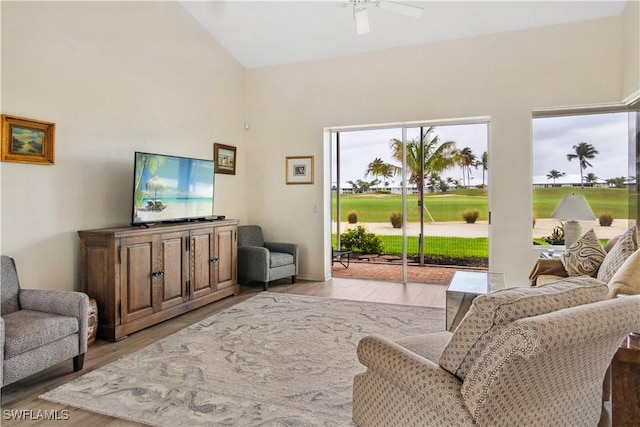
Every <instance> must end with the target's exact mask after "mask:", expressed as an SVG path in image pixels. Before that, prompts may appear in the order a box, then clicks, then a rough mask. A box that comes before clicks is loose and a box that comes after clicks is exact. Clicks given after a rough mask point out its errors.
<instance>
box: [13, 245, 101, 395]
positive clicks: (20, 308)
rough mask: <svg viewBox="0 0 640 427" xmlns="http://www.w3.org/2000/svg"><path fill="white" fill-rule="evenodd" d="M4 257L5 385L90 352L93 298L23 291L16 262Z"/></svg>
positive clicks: (77, 361) (77, 364)
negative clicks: (88, 335) (91, 299)
mask: <svg viewBox="0 0 640 427" xmlns="http://www.w3.org/2000/svg"><path fill="white" fill-rule="evenodd" d="M0 258H1V267H0V268H1V270H0V273H1V278H0V280H1V284H2V293H1V294H0V297H1V300H2V301H1V302H2V305H1V307H0V309H1V312H0V314H1V315H2V316H1V317H0V345H1V346H2V351H0V362H2V369H1V370H0V384H2V386H5V385H8V384H11V383H13V382H16V381H18V380H21V379H22V378H25V377H28V376H29V375H32V374H35V373H36V372H39V371H41V370H43V369H46V368H48V367H50V366H53V365H55V364H58V363H60V362H62V361H64V360H67V359H70V358H73V369H74V371H79V370H81V369H82V365H83V362H84V354H85V352H86V351H87V329H88V308H89V297H88V296H87V295H86V294H84V293H81V292H73V291H53V290H37V289H20V283H19V281H18V272H17V270H16V265H15V262H14V260H13V259H12V258H9V257H8V256H2V257H0Z"/></svg>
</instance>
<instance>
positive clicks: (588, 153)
mask: <svg viewBox="0 0 640 427" xmlns="http://www.w3.org/2000/svg"><path fill="white" fill-rule="evenodd" d="M598 154H600V153H599V152H598V150H596V148H595V147H594V146H593V145H591V144H589V143H588V142H584V141H583V142H580V143H579V144H576V145H574V146H573V152H571V153H568V154H567V160H568V161H569V162H571V161H572V160H574V159H576V160H578V167H579V168H580V188H584V184H587V185H589V186H593V184H595V183H597V182H598V180H600V179H601V178H599V177H597V176H596V174H594V173H593V172H589V173H588V174H586V175H585V174H584V172H585V170H586V169H587V168H588V167H593V165H592V164H591V163H590V162H589V160H593V159H594V158H595V157H596V155H598ZM565 175H566V173H565V172H560V171H559V170H557V169H552V170H550V171H549V173H548V174H547V179H552V180H553V184H554V185H555V183H556V179H558V178H560V177H563V176H565ZM634 180H635V178H634V177H625V176H621V177H615V178H608V179H606V180H604V181H605V182H606V183H607V184H608V185H609V187H614V188H624V186H625V184H626V183H628V182H632V181H634Z"/></svg>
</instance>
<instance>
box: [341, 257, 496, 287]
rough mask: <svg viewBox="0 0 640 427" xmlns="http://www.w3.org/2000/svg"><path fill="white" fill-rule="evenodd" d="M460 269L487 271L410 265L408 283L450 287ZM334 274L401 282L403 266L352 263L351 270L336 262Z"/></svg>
mask: <svg viewBox="0 0 640 427" xmlns="http://www.w3.org/2000/svg"><path fill="white" fill-rule="evenodd" d="M460 269H465V270H476V271H486V270H483V269H479V268H474V269H468V268H465V267H456V266H433V265H428V266H424V267H420V266H419V265H409V266H408V268H407V281H408V282H414V283H432V284H437V285H448V284H449V282H450V281H451V278H452V277H453V273H454V272H455V271H456V270H460ZM332 274H333V277H346V278H353V279H356V278H357V279H373V280H389V281H401V280H402V265H400V264H392V263H377V262H376V263H374V262H354V261H351V263H350V264H349V268H345V267H344V266H343V265H341V264H340V263H338V262H336V263H334V264H333V268H332Z"/></svg>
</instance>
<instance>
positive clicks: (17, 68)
mask: <svg viewBox="0 0 640 427" xmlns="http://www.w3.org/2000/svg"><path fill="white" fill-rule="evenodd" d="M1 7H2V113H4V114H13V115H18V116H24V117H30V118H35V119H42V120H47V121H52V122H55V123H56V129H57V132H56V164H55V165H54V166H41V165H24V164H17V163H2V165H1V167H2V170H1V175H0V176H1V180H2V182H1V189H2V228H1V244H2V246H1V250H2V253H3V254H5V255H10V256H12V257H14V258H15V259H16V262H17V264H18V269H19V273H20V278H21V282H22V285H23V286H24V287H32V288H43V289H47V288H51V289H77V286H78V277H77V269H78V268H77V260H78V254H77V253H78V237H77V230H81V229H88V228H100V227H107V226H116V225H126V224H128V223H129V222H130V220H131V211H130V209H131V191H132V181H133V155H134V151H136V150H139V151H150V152H157V153H163V154H175V155H181V156H188V157H201V158H210V159H211V158H213V143H214V142H220V143H224V144H229V145H234V146H237V147H238V151H237V154H238V159H239V163H238V165H237V173H238V174H237V175H236V176H231V175H216V200H215V210H216V213H219V214H224V215H227V217H228V218H239V219H241V220H244V219H246V217H247V208H248V202H247V198H246V192H245V191H243V189H244V188H245V187H246V176H247V173H246V154H247V153H246V150H245V145H244V136H245V131H244V130H243V129H242V124H243V123H244V120H245V118H244V112H245V70H244V68H243V67H242V66H240V65H239V64H238V63H237V62H236V61H235V60H234V59H233V58H232V57H231V56H230V55H229V54H228V53H227V52H226V51H225V50H224V49H223V48H222V47H221V46H220V45H219V44H218V43H217V42H216V41H215V40H213V39H212V38H211V37H210V36H209V35H208V34H207V33H206V32H205V31H204V30H203V29H202V28H201V27H200V25H199V24H197V23H196V22H195V21H194V20H193V19H192V18H191V17H190V16H189V15H188V14H187V13H186V12H185V10H184V9H183V8H182V7H181V6H180V5H178V4H176V3H173V2H2V4H1Z"/></svg>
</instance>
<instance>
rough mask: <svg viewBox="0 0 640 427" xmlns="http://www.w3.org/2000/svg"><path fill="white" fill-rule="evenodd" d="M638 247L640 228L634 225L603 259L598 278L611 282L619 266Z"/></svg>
mask: <svg viewBox="0 0 640 427" xmlns="http://www.w3.org/2000/svg"><path fill="white" fill-rule="evenodd" d="M637 249H638V230H637V229H636V226H635V225H634V226H633V227H631V228H630V229H628V230H627V231H625V232H624V233H623V234H622V235H621V236H620V238H619V239H618V241H617V242H616V244H615V245H614V246H613V248H611V250H610V251H609V253H608V254H607V256H606V257H605V258H604V261H602V264H601V265H600V269H599V270H598V276H597V277H598V280H601V281H603V282H605V283H609V280H611V278H612V277H613V275H614V274H615V273H616V271H618V268H620V266H621V265H622V264H623V263H624V262H625V261H626V259H627V258H629V256H630V255H631V254H632V253H634V252H635V251H636V250H637Z"/></svg>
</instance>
